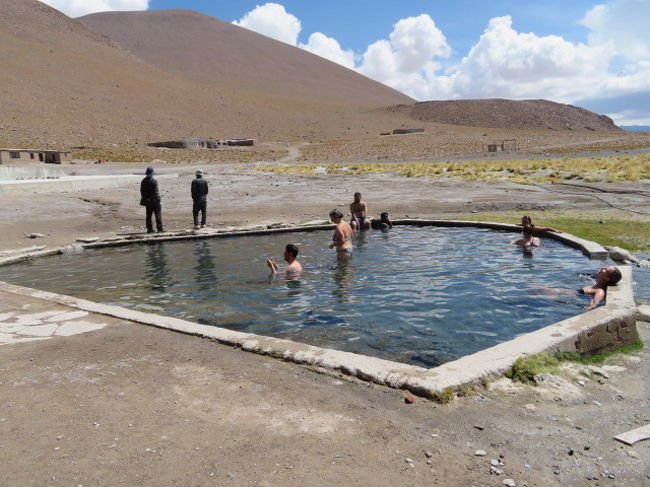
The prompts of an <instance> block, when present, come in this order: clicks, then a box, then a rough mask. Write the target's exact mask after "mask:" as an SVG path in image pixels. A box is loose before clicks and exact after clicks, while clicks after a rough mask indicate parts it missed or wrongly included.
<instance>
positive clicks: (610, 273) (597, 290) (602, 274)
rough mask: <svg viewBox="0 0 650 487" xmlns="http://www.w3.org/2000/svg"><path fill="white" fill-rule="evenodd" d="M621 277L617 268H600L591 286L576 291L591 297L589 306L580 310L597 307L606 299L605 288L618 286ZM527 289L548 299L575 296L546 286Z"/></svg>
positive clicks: (573, 292) (531, 285)
mask: <svg viewBox="0 0 650 487" xmlns="http://www.w3.org/2000/svg"><path fill="white" fill-rule="evenodd" d="M621 277H622V275H621V271H620V270H619V269H618V268H617V267H614V266H610V267H602V268H601V269H600V270H599V271H598V274H596V279H595V280H594V283H593V284H592V285H591V286H584V287H582V288H580V289H578V294H584V295H587V296H592V299H591V303H589V306H584V307H583V308H582V309H584V310H586V311H588V310H590V309H594V308H595V307H596V306H598V305H599V304H600V303H601V302H602V301H603V300H604V299H605V298H606V297H607V286H613V285H615V284H618V281H620V280H621ZM592 279H593V278H592ZM528 287H529V288H530V289H534V290H535V292H536V294H541V295H545V296H548V297H559V296H575V291H571V290H569V289H556V288H551V287H546V286H537V285H535V284H530V285H529V286H528Z"/></svg>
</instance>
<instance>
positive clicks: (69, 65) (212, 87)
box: [0, 0, 410, 147]
mask: <svg viewBox="0 0 650 487" xmlns="http://www.w3.org/2000/svg"><path fill="white" fill-rule="evenodd" d="M179 15H181V17H182V18H183V17H185V16H187V15H188V14H187V13H184V12H181V13H180V14H179ZM194 15H196V16H197V18H198V19H202V18H203V17H205V16H202V15H199V14H189V16H190V17H193V16H194ZM208 19H210V18H209V17H208ZM214 22H215V25H217V26H221V25H222V24H223V23H221V22H220V21H218V20H216V19H214ZM185 27H187V26H185ZM228 27H230V26H229V25H228ZM188 28H189V27H188ZM233 29H234V30H235V31H236V32H239V31H240V30H243V29H239V28H234V26H233ZM190 30H192V29H191V28H190ZM249 34H250V35H251V36H253V37H254V38H255V39H257V40H258V41H259V43H260V49H261V50H262V49H263V45H264V43H265V42H266V43H269V45H271V47H273V48H274V49H277V50H279V51H281V52H284V51H285V50H289V51H293V52H294V53H295V55H296V58H295V59H293V58H292V57H291V56H290V55H289V54H282V56H284V57H283V59H284V60H285V61H284V64H281V63H280V62H279V61H277V62H276V63H275V64H273V65H274V66H275V68H274V69H275V71H274V73H266V74H263V73H261V72H260V71H261V70H259V69H256V68H255V66H254V64H255V63H256V62H261V61H260V59H261V58H262V57H264V56H260V58H258V60H257V61H255V62H250V65H251V66H250V69H249V70H248V72H247V73H246V76H244V73H243V72H241V71H240V72H239V74H237V75H236V76H235V75H232V76H230V77H229V79H230V81H229V84H227V83H225V82H224V83H218V82H214V83H209V82H207V81H206V80H201V79H200V76H194V75H192V74H190V75H189V76H185V77H184V76H180V75H178V74H174V73H172V72H170V71H164V70H162V69H161V68H160V67H156V66H153V65H152V64H150V63H148V62H146V61H143V60H142V59H140V58H138V57H136V56H135V55H134V54H132V53H130V52H128V51H127V50H126V49H124V48H123V47H121V46H119V45H118V44H117V43H115V42H114V41H112V40H111V39H109V38H108V37H106V36H104V35H101V34H99V33H97V32H95V31H94V30H92V29H90V28H89V27H88V26H86V25H85V24H83V23H81V22H79V21H76V20H73V19H70V18H69V17H67V16H65V15H63V14H61V13H60V12H58V11H57V10H54V9H52V8H50V7H48V6H46V5H44V4H42V3H41V2H38V1H36V0H2V2H0V52H2V53H3V68H2V70H0V106H2V107H3V115H4V116H3V118H2V120H0V145H17V144H21V145H26V144H27V145H31V144H46V145H48V146H74V145H91V146H96V145H110V144H113V143H116V144H119V145H120V146H127V147H128V146H130V145H142V144H145V143H147V142H149V141H152V140H168V139H177V138H191V137H214V138H216V139H225V138H231V137H255V138H260V139H267V140H303V139H304V138H306V137H323V136H324V137H341V136H349V135H352V136H354V135H355V134H356V135H361V134H364V135H365V134H367V133H375V132H377V131H379V130H382V129H385V128H386V127H387V126H388V125H387V121H388V120H390V119H392V118H393V117H392V115H390V114H387V116H386V117H384V118H383V121H382V117H377V116H375V115H368V113H367V112H368V111H369V110H370V109H372V108H377V107H379V106H386V105H389V104H394V103H396V102H403V101H409V100H410V99H409V98H408V97H405V96H404V95H401V94H399V93H397V92H396V91H394V90H392V89H390V88H387V87H384V86H383V85H380V84H378V83H376V82H374V81H371V80H369V79H367V78H365V77H363V76H360V75H358V74H356V73H353V72H351V71H349V70H347V69H345V68H342V67H340V66H338V65H336V64H334V63H331V62H329V61H326V60H323V59H320V58H318V57H316V56H313V55H311V54H309V53H304V52H303V51H301V50H299V49H297V48H293V47H291V46H287V45H283V44H280V43H278V42H276V41H272V40H270V39H267V38H265V37H262V36H258V35H257V34H253V33H249ZM180 48H181V46H179V49H180ZM188 48H189V46H188V45H186V46H184V47H183V49H182V50H185V49H188ZM229 48H231V49H232V50H237V46H236V45H232V46H230V45H229ZM269 49H270V52H271V51H273V49H271V48H269ZM268 55H269V56H270V54H268ZM282 56H280V57H282ZM181 57H182V55H181ZM278 59H279V58H278ZM249 61H251V60H250V59H249V60H245V59H242V60H241V63H240V64H241V65H244V64H248V63H249ZM217 62H220V61H218V60H217ZM199 65H200V63H199ZM242 69H243V68H242ZM265 70H267V71H270V70H271V65H266V66H265ZM198 71H200V70H198ZM198 71H197V72H198ZM285 73H288V74H285ZM300 73H302V74H300ZM185 74H187V72H186V73H185ZM240 75H241V76H244V78H245V79H242V80H241V83H240V84H241V86H246V90H242V89H236V88H237V79H238V77H239V76H240ZM272 75H274V76H275V79H276V81H275V82H274V84H272V85H273V86H275V87H276V88H275V91H276V93H275V94H273V93H270V92H269V91H264V90H263V87H264V86H266V85H267V82H266V81H265V80H264V76H266V77H267V78H268V77H272ZM247 78H251V79H257V80H258V81H257V85H255V83H253V82H252V81H250V80H248V79H247ZM310 78H311V79H312V81H313V83H317V82H322V84H320V85H318V84H316V85H314V84H313V83H311V84H310V82H309V79H310ZM259 79H262V81H259ZM323 80H324V82H323ZM246 83H248V84H246ZM328 83H329V84H331V85H332V86H331V87H329V88H327V90H325V88H326V85H327V84H328ZM337 83H338V84H337ZM256 86H257V88H256ZM337 87H338V88H337ZM258 88H259V89H258ZM281 89H284V90H285V93H284V94H281V93H279V92H280V91H281ZM321 90H322V93H321ZM337 91H338V94H339V97H338V98H337V99H335V95H336V94H337ZM291 93H294V94H295V95H294V96H291Z"/></svg>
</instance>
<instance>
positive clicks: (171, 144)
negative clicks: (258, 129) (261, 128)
mask: <svg viewBox="0 0 650 487" xmlns="http://www.w3.org/2000/svg"><path fill="white" fill-rule="evenodd" d="M254 144H255V140H254V139H228V140H212V139H199V138H197V139H191V140H170V141H167V142H151V143H149V144H147V145H148V146H149V147H166V148H168V149H216V148H217V147H218V146H220V145H254Z"/></svg>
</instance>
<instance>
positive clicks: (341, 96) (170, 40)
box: [78, 10, 413, 106]
mask: <svg viewBox="0 0 650 487" xmlns="http://www.w3.org/2000/svg"><path fill="white" fill-rule="evenodd" d="M78 20H79V21H81V22H83V23H84V24H86V25H87V26H89V27H90V28H92V29H93V30H95V31H97V32H100V33H102V34H104V35H106V36H108V37H110V38H111V39H113V40H114V41H116V42H118V43H119V44H120V45H122V46H124V47H125V48H126V49H128V50H129V51H130V52H131V53H133V54H134V55H135V56H137V57H139V58H140V59H143V60H144V61H146V62H148V63H150V64H152V65H153V66H156V67H158V68H160V69H163V70H165V71H168V72H170V73H175V74H177V75H179V76H183V77H187V78H189V79H193V80H195V81H200V82H202V83H208V84H214V85H217V86H219V87H221V88H225V89H228V90H233V91H237V92H241V91H247V92H254V93H265V94H270V95H280V96H283V97H290V98H292V99H294V98H303V99H306V100H308V101H309V102H313V101H314V100H317V99H320V100H322V101H324V102H328V103H336V104H339V105H341V104H347V103H353V104H354V105H357V106H359V105H368V106H386V105H389V104H392V103H408V102H412V101H413V100H412V99H411V98H409V97H408V96H406V95H404V94H402V93H400V92H398V91H396V90H394V89H392V88H389V87H387V86H386V85H383V84H381V83H377V82H376V81H372V80H370V79H368V78H366V77H365V76H362V75H360V74H359V73H356V72H355V71H352V70H349V69H346V68H344V67H342V66H340V65H338V64H335V63H332V62H330V61H327V60H325V59H323V58H321V57H319V56H315V55H313V54H311V53H309V52H307V51H305V50H303V49H298V48H296V47H293V46H290V45H288V44H286V43H284V42H279V41H276V40H274V39H271V38H269V37H266V36H263V35H260V34H257V33H255V32H253V31H250V30H248V29H244V28H242V27H239V26H236V25H233V24H231V23H229V22H224V21H222V20H219V19H216V18H214V17H210V16H208V15H205V14H202V13H199V12H194V11H190V10H153V11H146V12H102V13H96V14H91V15H86V16H84V17H80V18H79V19H78Z"/></svg>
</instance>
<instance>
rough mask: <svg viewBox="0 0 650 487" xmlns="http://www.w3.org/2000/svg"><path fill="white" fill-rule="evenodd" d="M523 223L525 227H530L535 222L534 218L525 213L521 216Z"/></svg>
mask: <svg viewBox="0 0 650 487" xmlns="http://www.w3.org/2000/svg"><path fill="white" fill-rule="evenodd" d="M521 224H522V225H523V226H524V227H528V226H530V225H532V224H533V219H532V218H531V217H530V216H528V215H524V216H522V217H521Z"/></svg>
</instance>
